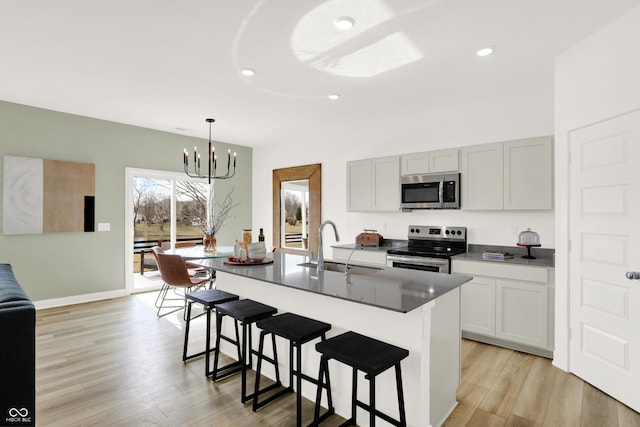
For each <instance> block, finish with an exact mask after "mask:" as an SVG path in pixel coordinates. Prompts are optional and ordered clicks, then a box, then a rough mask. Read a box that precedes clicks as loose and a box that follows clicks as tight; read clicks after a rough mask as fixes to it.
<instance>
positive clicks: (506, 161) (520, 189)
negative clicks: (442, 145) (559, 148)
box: [460, 136, 553, 210]
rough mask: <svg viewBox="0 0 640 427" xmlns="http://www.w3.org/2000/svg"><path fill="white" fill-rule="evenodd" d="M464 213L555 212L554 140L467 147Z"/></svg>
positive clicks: (463, 157)
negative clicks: (552, 210) (466, 211)
mask: <svg viewBox="0 0 640 427" xmlns="http://www.w3.org/2000/svg"><path fill="white" fill-rule="evenodd" d="M460 153H461V154H460V158H461V163H462V164H461V171H462V184H461V188H462V209H465V210H550V209H552V208H553V139H552V137H551V136H548V137H539V138H529V139H521V140H516V141H507V142H502V143H494V144H483V145H475V146H469V147H463V148H462V149H461V150H460Z"/></svg>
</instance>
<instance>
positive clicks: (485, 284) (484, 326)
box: [460, 277, 496, 336]
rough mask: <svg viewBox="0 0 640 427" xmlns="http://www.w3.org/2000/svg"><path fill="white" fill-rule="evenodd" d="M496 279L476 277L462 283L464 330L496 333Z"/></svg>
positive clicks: (461, 302)
mask: <svg viewBox="0 0 640 427" xmlns="http://www.w3.org/2000/svg"><path fill="white" fill-rule="evenodd" d="M495 301H496V281H495V280H493V279H488V278H485V277H474V278H473V279H472V280H471V281H469V282H467V283H465V284H464V285H462V293H461V295H460V325H461V327H462V330H463V331H468V332H476V333H479V334H483V335H490V336H495V334H496V306H495Z"/></svg>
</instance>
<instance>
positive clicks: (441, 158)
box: [427, 148, 459, 173]
mask: <svg viewBox="0 0 640 427" xmlns="http://www.w3.org/2000/svg"><path fill="white" fill-rule="evenodd" d="M427 154H428V156H429V173H432V172H433V173H436V172H457V171H458V170H459V169H458V156H459V150H458V149H457V148H452V149H449V150H437V151H429V152H428V153H427Z"/></svg>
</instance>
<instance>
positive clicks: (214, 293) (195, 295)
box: [182, 289, 240, 376]
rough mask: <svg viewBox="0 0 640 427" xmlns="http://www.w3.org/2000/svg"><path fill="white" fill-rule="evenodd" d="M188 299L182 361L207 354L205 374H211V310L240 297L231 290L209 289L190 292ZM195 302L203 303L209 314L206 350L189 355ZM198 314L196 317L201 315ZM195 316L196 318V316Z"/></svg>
mask: <svg viewBox="0 0 640 427" xmlns="http://www.w3.org/2000/svg"><path fill="white" fill-rule="evenodd" d="M186 299H187V303H188V304H187V321H186V323H185V327H184V348H183V350H182V361H183V362H186V361H187V360H190V359H193V358H195V357H198V356H202V355H203V354H204V355H205V366H204V374H205V376H209V375H210V374H211V371H210V370H209V366H210V365H209V361H210V353H211V352H212V351H214V349H212V348H211V311H213V309H214V308H215V306H216V305H218V304H222V303H224V302H229V301H235V300H238V299H240V297H239V296H238V295H236V294H232V293H229V292H225V291H221V290H219V289H207V290H203V291H196V292H190V293H188V294H187V295H186ZM193 303H198V304H202V305H203V306H204V309H205V313H206V315H207V332H206V334H207V335H206V344H205V350H204V351H201V352H198V353H194V354H191V355H187V346H188V345H189V327H190V324H191V320H192V319H191V306H192V305H193ZM199 316H201V315H198V316H196V317H199ZM196 317H194V319H195V318H196Z"/></svg>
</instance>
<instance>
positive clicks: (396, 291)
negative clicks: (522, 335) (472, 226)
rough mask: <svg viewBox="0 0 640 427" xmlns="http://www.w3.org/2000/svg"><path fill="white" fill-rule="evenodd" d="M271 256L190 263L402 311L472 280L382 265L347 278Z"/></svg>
mask: <svg viewBox="0 0 640 427" xmlns="http://www.w3.org/2000/svg"><path fill="white" fill-rule="evenodd" d="M268 257H270V258H273V263H272V264H265V265H251V266H235V265H227V264H225V263H224V261H225V259H224V258H211V259H203V260H197V261H190V263H193V264H199V265H201V266H203V267H206V268H210V269H214V270H216V271H221V272H225V273H229V274H235V275H238V276H244V277H247V278H248V279H254V280H260V281H263V282H269V283H273V284H276V285H281V286H287V287H290V288H294V289H298V290H302V291H307V292H313V293H316V294H320V295H325V296H329V297H333V298H340V299H343V300H348V301H352V302H355V303H358V304H366V305H370V306H375V307H380V308H383V309H387V310H393V311H398V312H402V313H407V312H409V311H411V310H413V309H415V308H417V307H420V306H422V305H424V304H426V303H428V302H429V301H432V300H434V299H436V298H438V297H439V296H441V295H444V294H445V293H447V292H449V291H450V290H452V289H455V288H457V287H459V286H461V285H462V284H463V283H466V282H467V281H469V280H471V277H469V276H459V275H449V274H439V273H430V272H424V271H416V270H408V269H400V268H393V267H385V266H379V265H371V266H370V267H372V268H375V269H378V270H379V271H377V272H375V273H373V274H366V275H357V274H351V276H350V277H348V278H347V277H345V274H344V273H339V272H335V271H328V270H327V271H320V272H316V270H315V268H308V267H303V266H300V264H302V263H307V262H309V261H310V259H309V257H305V256H300V255H291V254H280V253H272V254H269V255H268ZM327 261H330V260H327ZM353 265H354V266H355V265H365V264H363V263H357V264H353Z"/></svg>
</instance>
